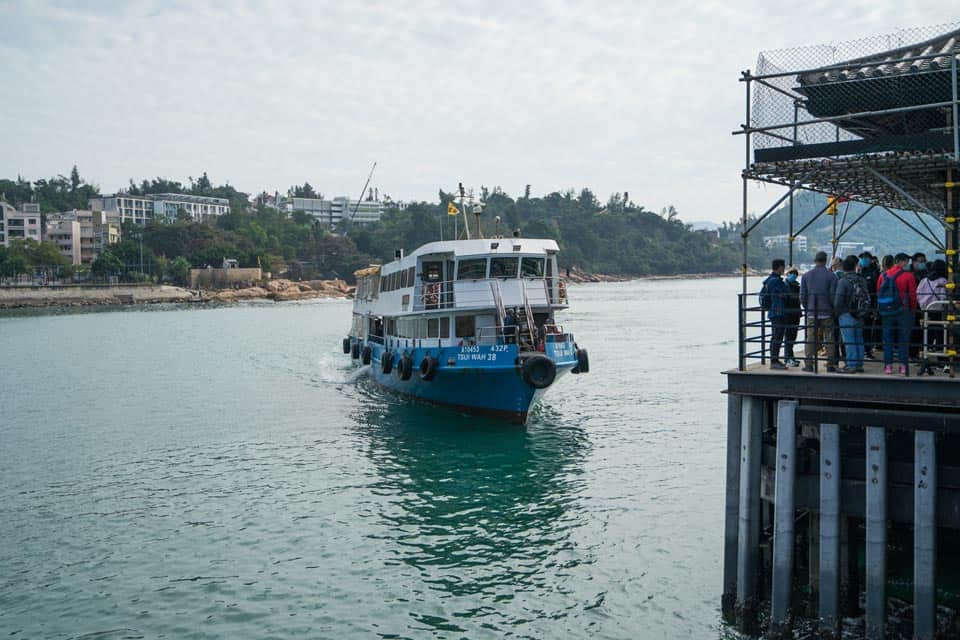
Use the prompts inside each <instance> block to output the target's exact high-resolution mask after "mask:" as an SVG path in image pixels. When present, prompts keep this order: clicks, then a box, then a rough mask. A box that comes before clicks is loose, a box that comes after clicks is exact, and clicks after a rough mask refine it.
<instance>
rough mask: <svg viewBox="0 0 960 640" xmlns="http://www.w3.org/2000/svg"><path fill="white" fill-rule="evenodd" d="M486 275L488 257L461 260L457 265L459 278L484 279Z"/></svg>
mask: <svg viewBox="0 0 960 640" xmlns="http://www.w3.org/2000/svg"><path fill="white" fill-rule="evenodd" d="M486 277H487V259H486V258H479V259H474V260H461V261H460V264H459V266H458V267H457V280H483V279H484V278H486ZM470 335H473V334H470Z"/></svg>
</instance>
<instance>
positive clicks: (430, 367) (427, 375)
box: [420, 356, 440, 382]
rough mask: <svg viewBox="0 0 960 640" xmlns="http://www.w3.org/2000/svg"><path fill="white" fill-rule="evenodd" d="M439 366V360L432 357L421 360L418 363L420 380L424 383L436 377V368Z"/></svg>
mask: <svg viewBox="0 0 960 640" xmlns="http://www.w3.org/2000/svg"><path fill="white" fill-rule="evenodd" d="M439 366H440V361H439V360H437V359H436V358H434V357H433V356H424V358H423V360H421V361H420V379H421V380H423V381H424V382H430V381H431V380H433V379H434V378H435V377H436V375H437V367H439Z"/></svg>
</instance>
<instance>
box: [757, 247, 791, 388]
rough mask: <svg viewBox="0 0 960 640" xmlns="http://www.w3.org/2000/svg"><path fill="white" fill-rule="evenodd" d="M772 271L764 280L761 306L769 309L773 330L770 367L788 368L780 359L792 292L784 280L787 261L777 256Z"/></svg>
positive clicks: (768, 314) (768, 313) (768, 315)
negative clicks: (788, 301)
mask: <svg viewBox="0 0 960 640" xmlns="http://www.w3.org/2000/svg"><path fill="white" fill-rule="evenodd" d="M772 267H773V268H772V271H771V272H770V275H769V276H767V279H766V280H764V281H763V288H762V289H761V290H760V291H761V293H760V295H761V306H762V307H763V308H764V309H766V310H767V317H769V318H770V324H771V326H772V327H773V331H772V332H771V334H770V368H771V369H786V368H787V365H785V364H784V363H783V362H782V361H781V360H780V345H782V344H783V336H784V333H785V332H786V329H787V304H786V302H787V296H788V295H789V294H790V288H789V287H788V286H787V283H786V282H784V281H783V272H784V271H785V270H786V268H787V263H786V262H785V261H783V260H781V259H780V258H776V259H775V260H774V261H773V264H772Z"/></svg>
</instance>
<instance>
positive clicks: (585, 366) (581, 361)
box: [570, 349, 590, 373]
mask: <svg viewBox="0 0 960 640" xmlns="http://www.w3.org/2000/svg"><path fill="white" fill-rule="evenodd" d="M570 373H590V356H589V355H587V350H586V349H577V366H575V367H574V368H573V369H571V370H570Z"/></svg>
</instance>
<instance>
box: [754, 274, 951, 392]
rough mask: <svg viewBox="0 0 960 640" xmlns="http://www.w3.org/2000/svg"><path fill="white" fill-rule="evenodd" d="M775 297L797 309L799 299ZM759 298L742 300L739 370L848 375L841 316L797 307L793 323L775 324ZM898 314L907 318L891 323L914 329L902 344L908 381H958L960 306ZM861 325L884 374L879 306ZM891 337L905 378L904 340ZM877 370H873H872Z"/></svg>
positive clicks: (942, 304) (782, 319) (783, 319)
mask: <svg viewBox="0 0 960 640" xmlns="http://www.w3.org/2000/svg"><path fill="white" fill-rule="evenodd" d="M770 295H773V296H774V298H772V299H773V300H777V297H776V296H781V298H780V299H783V300H786V299H788V298H789V299H792V301H793V303H794V304H796V303H797V302H798V300H797V298H796V294H791V293H788V294H770ZM751 296H752V297H753V298H752V299H753V300H755V301H758V302H757V303H756V304H751V302H750V300H751ZM759 296H760V293H759V292H753V293H739V294H737V314H738V319H737V330H738V341H737V342H738V344H737V369H738V370H739V371H765V370H767V368H768V361H769V366H770V367H771V368H774V369H780V368H783V367H782V366H777V365H775V364H773V363H775V362H776V363H778V364H781V365H782V364H784V363H785V361H786V360H787V359H788V358H789V359H791V360H793V361H796V362H795V363H791V365H790V366H801V365H803V366H804V367H805V368H804V369H803V370H804V371H805V372H808V373H813V374H819V373H822V372H824V371H826V372H827V373H833V372H837V371H844V368H841V367H840V363H841V362H843V363H844V364H845V365H848V366H849V362H850V361H848V360H847V358H848V357H850V354H849V353H844V351H845V348H846V346H847V345H846V343H845V342H844V341H843V339H842V336H841V333H842V328H841V327H840V326H839V321H838V314H837V313H835V312H834V310H833V309H832V308H831V309H829V310H828V309H823V310H821V309H819V308H814V309H800V310H798V309H797V308H796V307H795V306H791V307H790V314H791V315H790V316H789V317H788V316H786V315H784V316H779V315H778V316H777V317H775V318H771V317H770V315H769V311H768V310H767V309H765V308H764V307H763V306H761V305H760V304H759ZM874 301H875V298H874ZM815 302H817V301H816V300H815ZM874 305H875V302H874ZM770 306H773V305H770ZM898 313H901V314H902V316H901V318H900V319H899V320H896V321H889V320H888V321H887V322H888V323H889V326H891V327H892V326H896V327H899V326H901V323H904V322H905V323H907V324H908V325H909V328H908V329H902V330H901V331H902V332H903V333H904V334H907V335H909V337H908V338H907V339H906V340H905V341H904V342H903V343H902V344H904V345H905V348H906V351H907V357H906V359H905V360H906V364H905V366H906V372H905V373H906V375H907V376H910V375H923V374H927V375H934V374H936V373H937V371H938V370H939V368H941V367H942V372H943V373H944V374H947V375H949V377H950V378H954V377H955V376H956V374H957V372H958V368H960V367H958V365H960V360H958V355H960V352H958V347H957V345H958V344H960V305H958V303H957V302H955V301H948V300H944V301H936V302H935V303H933V304H932V305H930V306H929V307H928V308H927V309H925V310H921V309H918V310H916V311H913V310H911V309H909V307H907V308H906V309H904V310H902V311H900V312H898ZM839 315H844V314H839ZM819 316H823V317H822V318H821V317H819ZM887 317H890V316H887ZM917 320H919V322H917ZM894 322H895V323H896V324H895V325H894ZM915 323H916V324H915ZM861 324H862V325H863V343H862V346H863V347H864V349H865V351H866V352H867V353H869V352H870V351H875V352H876V353H875V354H874V357H873V358H872V359H873V361H874V362H875V365H876V366H877V370H876V371H873V372H874V373H879V372H882V371H883V356H882V353H883V348H884V337H883V333H884V332H883V324H884V316H881V315H880V313H879V311H878V310H877V309H876V307H875V306H874V308H873V309H871V310H870V311H869V312H868V313H867V315H866V316H865V317H864V318H863V320H862V322H861ZM903 326H907V325H903ZM887 333H888V336H894V339H893V340H891V345H890V347H891V350H892V356H893V357H892V362H891V364H892V367H893V369H894V372H895V373H899V366H900V365H901V364H902V362H901V358H900V357H899V354H898V346H899V345H900V344H901V343H900V341H899V335H902V334H894V333H892V332H891V330H890V329H888V331H887ZM775 339H776V340H778V341H779V340H780V339H782V342H781V343H780V345H782V346H783V356H782V357H781V349H780V348H779V347H780V345H776V346H777V350H776V353H773V348H772V343H773V342H774V340H775ZM854 345H856V341H854ZM808 347H809V348H808ZM855 351H856V350H855ZM853 357H854V358H855V357H856V356H855V355H854V356H853ZM870 362H871V358H870V357H869V356H868V357H866V358H865V359H864V361H862V362H860V363H859V364H858V366H855V367H849V368H850V369H851V370H852V369H859V370H863V368H864V366H863V365H864V364H867V365H870ZM873 366H874V365H870V367H873ZM870 367H868V369H869V368H870ZM858 372H859V371H858Z"/></svg>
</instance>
